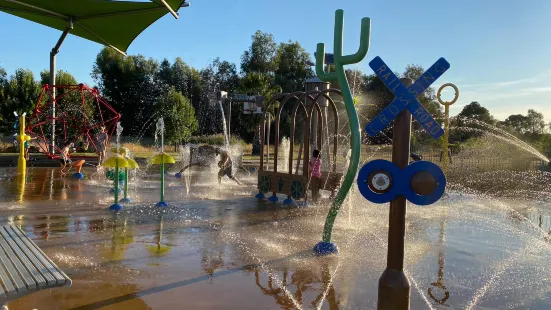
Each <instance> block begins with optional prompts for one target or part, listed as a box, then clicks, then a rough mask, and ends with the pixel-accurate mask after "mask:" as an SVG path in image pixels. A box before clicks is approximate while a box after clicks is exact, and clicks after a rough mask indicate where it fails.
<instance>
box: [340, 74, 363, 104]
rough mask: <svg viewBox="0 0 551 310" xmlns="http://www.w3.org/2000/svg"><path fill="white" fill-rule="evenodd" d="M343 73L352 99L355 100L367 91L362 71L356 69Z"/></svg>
mask: <svg viewBox="0 0 551 310" xmlns="http://www.w3.org/2000/svg"><path fill="white" fill-rule="evenodd" d="M344 73H345V74H346V79H347V80H348V84H349V86H350V92H351V93H352V97H353V98H355V99H356V98H358V97H360V96H361V95H363V94H364V93H365V92H366V90H367V86H366V76H365V74H364V73H363V72H362V70H360V69H358V68H355V69H346V70H345V72H344Z"/></svg>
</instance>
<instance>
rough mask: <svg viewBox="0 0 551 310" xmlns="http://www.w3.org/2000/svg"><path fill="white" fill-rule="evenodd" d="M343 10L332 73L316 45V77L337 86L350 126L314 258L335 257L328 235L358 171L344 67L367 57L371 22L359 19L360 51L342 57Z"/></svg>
mask: <svg viewBox="0 0 551 310" xmlns="http://www.w3.org/2000/svg"><path fill="white" fill-rule="evenodd" d="M343 20H344V12H343V10H337V11H335V30H334V45H333V49H334V52H333V58H334V61H333V62H334V67H335V71H333V72H325V44H323V43H318V46H317V50H316V74H317V75H318V77H319V78H320V80H322V81H325V82H338V83H339V85H340V87H341V92H342V97H343V101H344V107H345V109H346V114H347V116H348V119H349V126H350V148H351V156H350V164H349V166H348V170H347V172H346V175H345V177H344V180H343V182H342V184H341V187H340V188H339V190H338V192H337V195H336V196H335V199H334V200H333V202H332V205H331V208H330V210H329V214H328V215H327V219H326V221H325V227H324V230H323V238H322V241H321V242H320V243H318V244H317V245H316V246H315V247H314V252H315V253H317V254H322V255H323V254H329V253H336V252H337V251H338V248H337V246H336V245H335V244H332V243H331V233H332V230H333V224H334V222H335V218H336V217H337V214H338V212H339V209H340V207H341V205H342V203H343V201H344V199H345V198H346V195H347V194H348V192H349V191H350V187H351V186H352V183H353V182H354V177H355V176H356V172H357V171H358V163H359V160H360V152H361V149H360V143H361V141H360V138H361V137H360V124H359V120H358V114H357V112H356V108H355V107H354V99H353V98H352V93H351V91H350V86H349V85H348V81H347V79H346V75H345V70H344V66H345V65H349V64H354V63H358V62H360V61H362V59H363V58H364V57H365V55H367V51H368V50H369V38H370V27H371V24H370V23H371V21H370V19H369V18H368V17H364V18H362V22H361V31H360V47H359V49H358V51H357V52H356V53H355V54H352V55H343V53H342V49H343Z"/></svg>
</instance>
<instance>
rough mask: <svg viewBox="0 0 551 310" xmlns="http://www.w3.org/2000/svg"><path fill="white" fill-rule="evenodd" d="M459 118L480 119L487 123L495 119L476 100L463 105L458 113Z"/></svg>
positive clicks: (492, 122) (491, 122) (493, 121)
mask: <svg viewBox="0 0 551 310" xmlns="http://www.w3.org/2000/svg"><path fill="white" fill-rule="evenodd" d="M458 116H459V117H460V118H465V119H473V120H477V121H481V122H484V123H487V124H494V123H495V119H494V117H493V116H492V115H491V114H490V111H488V109H486V108H485V107H483V106H481V105H480V103H478V102H477V101H473V102H471V103H469V104H468V105H466V106H465V107H463V110H461V112H460V113H459V114H458Z"/></svg>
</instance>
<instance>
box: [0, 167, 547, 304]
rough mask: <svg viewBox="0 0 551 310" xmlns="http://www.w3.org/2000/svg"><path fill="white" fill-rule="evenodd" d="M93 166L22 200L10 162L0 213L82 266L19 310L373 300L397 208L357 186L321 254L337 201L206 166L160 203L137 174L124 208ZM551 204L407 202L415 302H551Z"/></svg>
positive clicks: (50, 173)
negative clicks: (278, 191)
mask: <svg viewBox="0 0 551 310" xmlns="http://www.w3.org/2000/svg"><path fill="white" fill-rule="evenodd" d="M83 170H84V171H85V174H86V175H87V176H88V177H89V178H88V179H86V180H81V181H79V180H74V179H72V178H60V177H59V171H58V169H41V168H34V169H32V170H31V171H30V172H29V177H28V181H27V185H26V187H25V193H24V199H23V201H21V202H18V200H19V199H20V194H21V193H20V189H19V187H18V184H17V182H16V181H15V169H2V170H0V195H1V196H2V198H3V199H2V201H3V202H2V203H1V204H0V221H2V222H3V223H7V222H11V223H16V224H19V225H21V226H22V228H23V230H24V231H25V232H27V233H28V234H29V236H30V237H31V238H32V239H33V240H34V241H35V242H36V243H37V244H38V245H39V246H40V247H41V248H42V249H43V250H44V252H45V253H46V254H47V255H48V256H50V257H51V258H52V259H53V260H54V261H55V262H56V264H58V266H59V267H60V268H62V269H63V270H65V271H66V272H67V274H68V275H69V276H70V277H71V278H72V279H73V286H72V287H71V288H66V289H65V288H62V289H55V290H51V291H43V292H39V293H36V294H32V295H28V296H25V297H23V298H21V299H19V300H16V301H13V302H11V303H9V305H8V306H9V307H10V308H11V309H33V308H38V309H71V308H75V309H97V308H102V307H105V308H106V309H107V308H109V309H182V307H183V306H185V308H189V309H260V308H262V309H282V308H287V309H311V308H313V309H337V308H338V309H375V308H376V302H377V281H378V278H379V276H380V273H381V271H382V270H384V268H385V265H386V241H387V235H386V233H387V226H386V225H387V220H388V208H387V207H385V206H381V205H375V204H370V203H368V202H366V201H365V199H363V197H361V196H360V195H359V193H357V192H355V193H353V194H352V197H351V201H350V204H349V205H344V206H343V209H342V214H341V216H340V217H339V218H338V219H337V221H336V225H335V230H334V239H335V240H336V241H337V242H338V243H339V255H338V256H329V257H316V256H314V255H313V254H312V251H311V247H312V244H314V243H315V242H317V241H318V239H319V231H320V230H321V229H322V228H323V224H324V220H325V216H326V214H327V210H328V206H329V201H328V200H325V201H324V202H322V203H321V206H310V207H308V208H289V207H283V206H282V205H281V204H272V203H269V202H264V201H257V200H256V199H251V195H252V194H253V193H255V189H254V182H255V176H250V177H247V176H244V175H242V176H240V177H241V179H242V180H243V181H244V183H245V185H242V186H238V185H235V184H233V183H230V181H227V180H226V181H223V183H222V184H223V185H222V187H220V188H218V187H217V185H216V184H217V181H216V176H215V172H213V173H211V174H209V173H205V172H204V171H203V172H199V171H198V172H194V174H193V175H192V182H191V183H192V184H193V185H192V188H191V191H190V193H189V195H188V194H186V189H185V183H184V182H183V181H181V180H178V179H168V178H167V184H166V201H167V202H169V205H170V206H169V207H168V208H166V209H163V210H164V211H163V212H161V211H160V210H159V209H158V208H156V207H154V204H155V203H156V202H157V200H158V197H157V196H158V190H159V184H158V176H151V177H149V178H147V179H142V180H139V181H137V182H135V183H134V184H132V197H133V200H134V203H133V204H130V205H128V206H127V207H126V208H125V210H124V211H123V212H121V213H119V214H114V213H112V212H109V211H107V210H106V206H107V205H109V203H110V202H111V200H112V197H111V194H109V189H110V187H111V185H112V184H110V183H109V182H106V181H105V179H104V178H103V177H102V174H101V173H99V172H98V173H97V175H95V174H94V173H95V170H87V168H84V169H83ZM350 206H352V207H350ZM550 215H551V203H549V202H538V201H535V200H527V199H523V200H514V199H512V198H507V199H496V198H481V197H480V196H474V195H466V194H463V195H461V194H460V193H459V192H450V197H449V198H448V199H443V200H442V201H440V202H438V203H436V204H435V205H431V206H425V207H418V206H410V207H409V208H408V221H407V223H408V227H407V235H406V238H407V239H406V253H407V255H406V262H405V265H406V268H405V269H406V272H407V274H408V277H409V278H410V280H411V281H412V292H411V298H412V304H411V308H412V309H440V308H444V307H445V306H442V304H444V305H447V306H450V307H451V308H454V309H528V308H529V309H548V308H549V302H548V300H549V297H551V287H550V286H549V284H548V283H549V281H548V279H549V278H550V277H551V271H549V269H548V268H547V265H548V263H547V262H548V257H550V255H551V242H549V241H548V240H549V235H548V232H549V231H550V229H551V217H550ZM75 296H78V298H75ZM213 296H216V298H213ZM447 296H448V297H447ZM446 297H447V298H446Z"/></svg>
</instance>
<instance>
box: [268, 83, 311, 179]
mask: <svg viewBox="0 0 551 310" xmlns="http://www.w3.org/2000/svg"><path fill="white" fill-rule="evenodd" d="M297 95H301V97H302V96H303V95H304V92H303V91H295V92H292V93H290V94H288V95H287V96H285V98H284V99H283V100H282V101H280V102H281V104H280V105H279V108H278V109H277V113H276V118H275V125H276V127H275V139H274V172H277V159H278V156H277V154H278V150H279V122H280V120H281V112H282V111H283V107H284V106H285V104H286V103H287V101H289V100H290V99H297V100H299V101H300V98H301V97H297Z"/></svg>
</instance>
